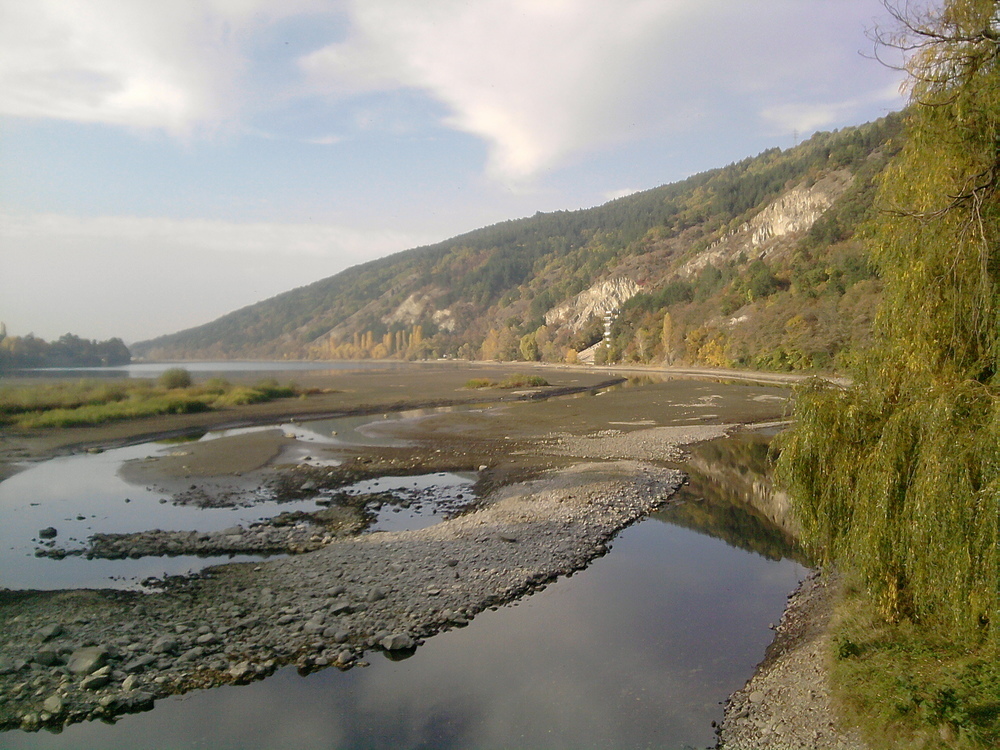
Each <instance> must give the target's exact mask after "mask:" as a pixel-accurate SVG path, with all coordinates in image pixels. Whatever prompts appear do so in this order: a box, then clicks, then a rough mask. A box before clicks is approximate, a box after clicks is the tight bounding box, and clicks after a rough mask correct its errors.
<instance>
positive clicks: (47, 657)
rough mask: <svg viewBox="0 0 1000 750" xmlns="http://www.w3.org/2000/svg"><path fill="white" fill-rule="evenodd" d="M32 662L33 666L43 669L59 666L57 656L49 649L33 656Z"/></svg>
mask: <svg viewBox="0 0 1000 750" xmlns="http://www.w3.org/2000/svg"><path fill="white" fill-rule="evenodd" d="M33 661H34V662H35V664H41V665H42V666H43V667H54V666H56V665H57V664H59V654H57V653H56V652H55V651H52V650H51V649H44V650H42V651H39V652H38V653H37V654H35V658H34V660H33ZM49 713H51V711H50V712H49Z"/></svg>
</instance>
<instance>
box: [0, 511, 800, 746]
mask: <svg viewBox="0 0 1000 750" xmlns="http://www.w3.org/2000/svg"><path fill="white" fill-rule="evenodd" d="M804 574H805V569H804V568H803V567H801V566H800V565H798V564H797V563H794V562H790V561H787V560H785V561H772V560H768V559H766V558H764V557H762V556H760V555H758V554H756V553H753V552H747V551H743V550H739V549H735V548H733V547H730V546H729V545H727V544H726V543H724V542H721V541H719V540H716V539H713V538H711V537H708V536H705V535H703V534H700V533H698V532H695V531H692V530H689V529H684V528H681V527H679V526H676V525H673V524H671V523H669V522H667V517H665V516H663V515H662V514H661V515H656V516H654V517H653V518H651V519H649V520H647V521H644V522H642V523H640V524H638V525H636V526H633V527H632V528H630V529H627V530H626V531H625V532H623V533H622V534H621V535H620V537H619V538H618V539H617V541H616V542H615V544H614V548H613V550H612V551H611V553H610V554H609V555H607V556H606V557H604V558H601V559H599V560H597V561H595V562H594V564H593V565H592V566H591V567H590V568H589V569H587V570H586V571H584V572H582V573H579V574H577V575H575V576H573V577H572V578H567V579H563V580H560V581H559V582H557V583H555V584H554V585H552V586H550V587H549V588H547V589H545V590H544V591H541V592H539V593H537V594H535V595H533V596H531V597H529V598H527V599H526V600H524V601H522V602H521V603H520V604H518V605H516V606H509V607H504V608H501V609H499V610H497V611H487V612H484V613H482V614H481V615H479V616H478V617H477V618H476V619H475V620H474V621H473V622H472V623H471V624H470V625H469V627H467V628H464V629H460V630H454V631H451V632H448V633H443V634H441V635H439V636H435V637H434V638H431V639H430V640H429V641H428V642H427V644H426V645H424V646H422V647H421V648H419V649H417V652H416V654H415V655H414V656H413V657H412V658H410V659H407V660H405V661H401V662H393V661H389V660H387V659H385V658H383V657H382V656H380V655H378V654H373V655H370V658H371V659H372V665H371V666H370V667H367V668H356V669H353V670H351V671H349V672H345V673H341V672H338V671H337V670H334V669H328V670H325V671H322V672H317V673H314V674H312V675H309V676H307V677H300V676H299V675H298V674H297V673H296V672H295V671H294V669H291V668H289V669H285V670H283V671H281V672H279V673H277V674H275V675H274V676H273V677H271V678H269V679H267V680H265V681H263V682H258V683H254V684H252V685H247V686H242V687H225V688H216V689H214V690H210V691H204V692H199V693H193V694H190V695H188V696H184V697H181V698H175V699H168V700H164V701H160V702H159V703H158V704H157V707H156V709H155V710H154V711H152V712H150V713H146V714H138V715H134V716H126V717H123V718H122V719H121V720H120V721H119V722H118V724H116V725H114V726H109V725H105V724H101V723H89V724H82V725H75V726H71V727H69V728H67V729H66V730H64V731H63V733H62V734H59V735H52V734H48V733H45V732H42V733H39V734H23V733H20V732H8V733H7V734H5V735H3V736H0V743H2V744H3V745H4V747H8V748H11V750H14V749H15V748H74V749H77V750H84V749H86V748H94V749H95V750H96V749H98V748H196V747H205V748H234V749H235V748H357V749H358V750H360V749H362V748H365V749H368V748H387V749H388V748H665V749H669V748H684V747H708V746H710V745H712V744H713V743H714V733H713V730H712V727H711V722H712V721H713V720H716V721H717V720H719V719H721V717H722V706H721V705H720V701H722V700H724V699H725V698H726V696H727V695H728V694H729V693H731V692H732V691H733V690H735V689H737V688H739V687H741V686H742V684H743V683H744V681H745V680H746V679H747V678H748V677H749V676H750V674H751V673H752V671H753V668H754V666H755V665H756V663H757V662H758V661H759V660H760V659H761V657H762V656H763V653H764V649H765V648H766V646H767V644H768V643H769V642H770V641H771V638H772V637H773V633H772V632H771V630H770V629H769V628H768V624H769V623H772V622H776V621H777V619H778V618H779V617H780V614H781V611H782V609H783V607H784V603H785V598H786V596H787V595H788V594H789V593H790V592H791V591H792V590H793V589H794V588H795V586H796V584H797V582H798V581H799V580H800V579H801V578H802V576H803V575H804Z"/></svg>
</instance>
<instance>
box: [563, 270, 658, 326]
mask: <svg viewBox="0 0 1000 750" xmlns="http://www.w3.org/2000/svg"><path fill="white" fill-rule="evenodd" d="M639 291H640V288H639V285H638V284H636V283H635V282H634V281H632V279H629V278H626V277H623V276H622V277H618V278H615V279H607V280H605V281H600V282H598V283H596V284H594V285H593V286H592V287H590V289H585V290H584V291H582V292H580V293H579V294H578V295H576V296H575V297H574V298H573V299H571V300H569V301H568V302H563V303H562V304H561V305H557V306H556V307H553V308H552V309H551V310H549V311H548V312H547V313H545V325H547V326H566V327H568V328H569V329H570V330H572V331H574V332H575V331H579V330H580V329H581V328H583V326H584V325H586V323H587V321H588V320H590V317H591V316H592V315H597V316H602V315H604V313H605V312H607V311H609V310H615V309H617V308H619V307H621V306H622V304H623V303H624V302H626V301H627V300H630V299H632V297H634V296H635V295H636V294H638V293H639Z"/></svg>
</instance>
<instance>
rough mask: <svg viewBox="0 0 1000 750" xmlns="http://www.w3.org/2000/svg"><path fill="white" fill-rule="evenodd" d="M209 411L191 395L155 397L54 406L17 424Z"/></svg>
mask: <svg viewBox="0 0 1000 750" xmlns="http://www.w3.org/2000/svg"><path fill="white" fill-rule="evenodd" d="M208 410H209V406H208V404H206V403H205V402H204V401H202V400H200V399H197V398H194V397H191V396H154V397H151V398H146V399H129V400H127V401H117V402H111V403H108V404H104V405H96V404H95V405H89V406H81V407H78V408H76V409H52V410H49V411H44V412H41V413H37V414H29V415H26V416H24V417H22V418H21V419H19V420H18V421H17V424H18V426H19V427H27V428H41V427H88V426H91V425H97V424H104V423H107V422H119V421H122V420H125V419H138V418H140V417H152V416H157V415H160V414H193V413H196V412H202V411H208Z"/></svg>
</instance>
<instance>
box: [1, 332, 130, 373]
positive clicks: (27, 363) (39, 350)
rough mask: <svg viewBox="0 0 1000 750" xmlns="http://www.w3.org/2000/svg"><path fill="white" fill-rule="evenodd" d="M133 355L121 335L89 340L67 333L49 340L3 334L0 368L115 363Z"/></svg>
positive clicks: (105, 365) (92, 365) (98, 365)
mask: <svg viewBox="0 0 1000 750" xmlns="http://www.w3.org/2000/svg"><path fill="white" fill-rule="evenodd" d="M131 361H132V355H131V353H130V352H129V350H128V348H127V347H126V346H125V344H124V343H123V342H122V340H121V339H117V338H115V339H109V340H108V341H88V340H86V339H82V338H80V337H79V336H74V335H73V334H71V333H67V334H65V335H63V336H61V337H60V338H59V339H58V340H57V341H53V342H51V343H48V342H46V341H43V340H42V339H40V338H36V337H35V336H33V335H31V334H28V335H27V336H6V335H5V336H0V370H3V369H14V368H34V367H115V366H118V365H127V364H128V363H129V362H131Z"/></svg>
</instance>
